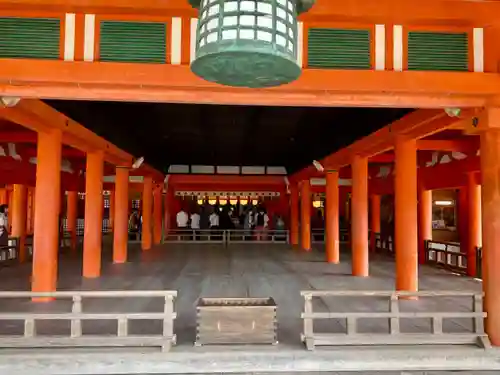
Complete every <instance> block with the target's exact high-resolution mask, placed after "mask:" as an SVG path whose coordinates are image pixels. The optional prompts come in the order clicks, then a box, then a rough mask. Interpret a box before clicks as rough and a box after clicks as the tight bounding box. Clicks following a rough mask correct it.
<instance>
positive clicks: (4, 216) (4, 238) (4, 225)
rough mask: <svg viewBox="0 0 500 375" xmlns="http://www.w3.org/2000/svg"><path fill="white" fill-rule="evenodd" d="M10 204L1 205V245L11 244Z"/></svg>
mask: <svg viewBox="0 0 500 375" xmlns="http://www.w3.org/2000/svg"><path fill="white" fill-rule="evenodd" d="M8 212H9V209H8V206H7V205H6V204H2V205H0V246H9V220H8Z"/></svg>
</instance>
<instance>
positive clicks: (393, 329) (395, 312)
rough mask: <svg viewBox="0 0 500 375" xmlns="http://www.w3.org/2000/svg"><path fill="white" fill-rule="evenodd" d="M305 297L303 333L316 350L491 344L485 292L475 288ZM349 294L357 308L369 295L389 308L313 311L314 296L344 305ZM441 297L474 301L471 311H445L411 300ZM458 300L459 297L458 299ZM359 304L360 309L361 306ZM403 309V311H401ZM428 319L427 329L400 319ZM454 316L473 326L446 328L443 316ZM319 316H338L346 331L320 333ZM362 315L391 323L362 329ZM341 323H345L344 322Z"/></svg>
mask: <svg viewBox="0 0 500 375" xmlns="http://www.w3.org/2000/svg"><path fill="white" fill-rule="evenodd" d="M301 295H302V296H303V297H304V301H305V304H304V312H303V314H302V319H303V323H304V333H303V334H302V341H303V342H304V343H305V344H306V347H307V349H309V350H313V349H314V348H315V346H345V345H360V346H362V345H426V344H427V345H432V344H476V345H479V346H481V347H483V348H490V347H491V345H490V342H489V340H488V337H487V335H486V334H485V333H484V323H483V321H484V318H485V317H486V313H485V312H483V295H482V294H481V293H474V292H460V291H451V292H431V291H425V292H415V293H411V292H396V291H373V292H372V291H302V292H301ZM346 297H355V298H356V300H355V301H354V302H353V303H352V305H353V306H354V307H355V310H359V309H366V306H369V305H368V303H369V302H370V301H369V299H372V300H373V299H374V298H376V299H377V300H378V301H380V299H382V300H385V302H387V305H388V307H389V308H388V311H373V310H375V308H374V309H370V310H371V311H361V312H359V311H355V312H314V311H313V298H321V299H322V300H323V301H322V302H323V304H326V303H327V302H326V301H327V298H328V299H331V302H332V304H333V305H334V306H335V305H337V304H338V306H340V307H341V308H342V309H344V308H345V307H346V306H347V304H346V301H345V300H342V299H343V298H346ZM424 297H430V298H438V299H440V300H442V299H445V298H448V297H452V298H465V299H467V300H468V301H469V302H470V301H472V306H471V311H467V312H465V311H464V312H458V311H456V310H455V309H454V310H451V309H450V310H451V311H450V310H448V311H446V312H436V311H422V310H423V309H422V308H423V307H424V308H426V307H427V306H425V304H424V303H423V301H421V300H418V301H410V300H408V299H410V298H418V299H421V298H424ZM402 299H403V300H405V303H406V305H405V306H404V309H400V304H401V300H402ZM455 302H456V301H455ZM411 304H415V305H416V306H415V307H417V308H418V309H419V311H407V310H409V309H408V307H410V306H411ZM358 307H359V309H358ZM402 310H403V311H402ZM422 318H424V319H429V320H430V322H431V329H430V330H429V331H427V332H416V333H413V332H412V333H410V332H402V331H401V329H400V325H401V324H400V323H401V321H402V319H405V320H412V321H413V322H415V320H416V319H422ZM452 318H467V319H469V321H470V322H472V330H471V331H470V332H463V333H451V332H445V331H444V330H443V320H444V319H452ZM316 319H337V320H340V321H341V322H346V324H345V325H346V330H345V331H344V332H339V333H337V332H335V333H318V332H315V331H314V329H313V322H314V320H316ZM360 319H380V320H385V322H386V323H387V324H388V328H389V329H388V332H376V333H373V332H370V333H368V332H360V330H359V329H358V328H359V320H360ZM341 324H342V323H341Z"/></svg>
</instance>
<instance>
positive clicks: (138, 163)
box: [132, 156, 144, 169]
mask: <svg viewBox="0 0 500 375" xmlns="http://www.w3.org/2000/svg"><path fill="white" fill-rule="evenodd" d="M142 163H144V156H141V157H140V158H138V159H135V161H134V162H133V164H132V169H138V168H140V167H141V165H142Z"/></svg>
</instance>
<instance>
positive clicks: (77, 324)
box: [71, 296, 82, 337]
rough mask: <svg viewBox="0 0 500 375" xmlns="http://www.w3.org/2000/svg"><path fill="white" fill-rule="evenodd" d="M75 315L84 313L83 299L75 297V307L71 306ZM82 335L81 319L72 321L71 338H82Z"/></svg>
mask: <svg viewBox="0 0 500 375" xmlns="http://www.w3.org/2000/svg"><path fill="white" fill-rule="evenodd" d="M71 312H72V313H73V314H81V313H82V297H81V296H73V306H71ZM81 335H82V321H81V319H80V318H76V319H71V337H80V336H81Z"/></svg>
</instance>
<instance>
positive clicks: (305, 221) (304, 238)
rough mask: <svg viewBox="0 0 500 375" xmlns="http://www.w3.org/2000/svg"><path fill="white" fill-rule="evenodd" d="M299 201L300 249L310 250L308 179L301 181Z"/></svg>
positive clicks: (309, 186) (309, 184) (309, 194)
mask: <svg viewBox="0 0 500 375" xmlns="http://www.w3.org/2000/svg"><path fill="white" fill-rule="evenodd" d="M300 203H301V205H300V208H301V211H302V215H301V216H302V217H301V220H300V228H301V232H302V233H301V242H302V249H303V250H306V251H311V182H310V181H309V180H304V181H302V184H301V185H300Z"/></svg>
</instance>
